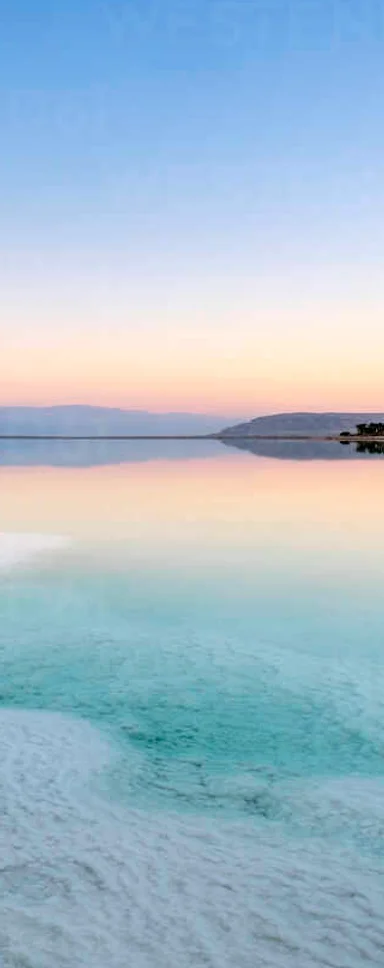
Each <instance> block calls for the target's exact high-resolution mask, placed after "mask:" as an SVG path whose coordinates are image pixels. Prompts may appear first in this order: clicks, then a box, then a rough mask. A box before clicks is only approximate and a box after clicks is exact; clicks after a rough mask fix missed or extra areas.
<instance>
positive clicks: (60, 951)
mask: <svg viewBox="0 0 384 968" xmlns="http://www.w3.org/2000/svg"><path fill="white" fill-rule="evenodd" d="M113 756H114V751H113V748H111V747H110V746H109V743H108V741H107V740H106V739H104V737H103V736H102V734H100V733H99V732H98V731H97V730H96V729H95V728H93V727H92V726H91V725H90V724H88V723H86V722H81V721H80V722H79V721H77V720H75V719H73V718H72V717H66V716H62V715H59V714H54V713H39V712H26V711H11V710H9V711H7V710H3V711H1V712H0V763H1V770H0V811H1V816H2V823H1V827H0V856H1V870H0V888H1V890H0V952H1V955H2V957H3V964H4V966H5V968H16V965H20V964H23V965H24V966H26V968H52V965H55V968H89V966H90V965H92V968H105V965H108V968H127V965H132V968H154V966H156V968H202V966H208V968H233V966H234V965H236V968H324V966H325V965H327V966H331V968H340V965H343V968H363V966H364V968H368V966H382V963H383V961H382V954H383V950H384V924H383V919H382V911H383V907H384V883H383V878H382V864H381V862H380V860H379V859H378V858H376V857H375V856H374V855H372V856H364V854H362V855H360V854H359V853H358V852H356V851H355V850H353V849H351V850H341V849H339V848H338V847H337V844H336V845H335V843H334V842H333V843H331V841H329V842H328V840H327V838H323V837H315V836H314V837H310V836H307V837H305V836H304V837H294V836H291V837H287V835H286V831H285V832H282V831H281V830H280V829H279V827H278V826H276V828H275V829H274V830H272V832H269V833H268V832H266V829H265V828H263V829H262V828H257V827H256V826H255V825H254V823H253V822H252V820H249V821H242V820H238V821H233V822H228V821H218V820H213V819H209V818H207V817H206V818H203V817H196V818H192V817H190V816H189V817H182V816H177V815H176V814H171V813H167V812H166V811H163V812H160V813H159V812H158V813H156V814H152V813H150V812H144V811H139V810H133V809H128V808H125V807H123V806H122V805H119V803H118V802H113V800H108V799H107V798H105V797H104V796H102V795H99V793H98V792H97V782H95V781H97V777H98V776H99V775H100V774H101V773H102V772H103V771H105V770H106V768H107V767H108V765H109V764H111V762H112V764H113ZM372 793H373V789H372V785H371V784H370V785H369V786H368V788H367V794H366V798H365V800H364V794H363V791H362V792H361V795H360V796H359V802H358V803H357V804H356V803H355V804H354V806H355V808H356V809H359V810H362V811H363V812H364V814H365V815H366V817H367V822H369V816H370V802H371V797H372ZM350 795H351V790H350V789H349V788H348V785H347V788H346V791H345V797H344V799H345V802H347V800H348V799H349V797H350ZM321 796H322V792H321V786H320V785H318V787H317V791H316V797H317V799H319V798H321ZM327 797H329V791H328V794H327ZM342 798H343V793H342V788H341V787H340V789H339V791H338V808H339V807H340V803H341V800H342ZM376 810H377V802H376V801H375V805H374V811H376Z"/></svg>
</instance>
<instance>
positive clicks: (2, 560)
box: [0, 531, 69, 570]
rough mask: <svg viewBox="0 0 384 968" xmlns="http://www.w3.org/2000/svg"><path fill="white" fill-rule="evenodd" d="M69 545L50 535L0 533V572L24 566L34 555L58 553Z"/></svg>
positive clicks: (62, 539) (66, 541)
mask: <svg viewBox="0 0 384 968" xmlns="http://www.w3.org/2000/svg"><path fill="white" fill-rule="evenodd" d="M68 544H69V539H68V538H65V537H63V536H60V535H52V534H21V533H20V534H17V533H15V534H11V533H10V532H6V531H0V570H3V569H8V568H14V567H15V566H17V565H21V564H24V562H27V561H28V560H29V559H30V558H34V557H35V555H40V554H42V553H44V552H49V551H58V550H60V549H62V548H65V547H66V546H67V545H68Z"/></svg>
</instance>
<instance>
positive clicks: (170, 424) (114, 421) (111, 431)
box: [0, 406, 228, 437]
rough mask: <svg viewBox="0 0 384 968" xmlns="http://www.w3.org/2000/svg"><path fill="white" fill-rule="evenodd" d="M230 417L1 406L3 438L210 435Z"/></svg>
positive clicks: (88, 407)
mask: <svg viewBox="0 0 384 968" xmlns="http://www.w3.org/2000/svg"><path fill="white" fill-rule="evenodd" d="M227 420H228V418H225V417H223V416H215V415H209V414H199V413H150V412H147V411H145V410H118V409H115V408H109V407H92V406H58V407H0V435H7V436H13V435H15V436H18V435H24V434H25V435H29V436H34V435H36V436H44V435H53V436H58V437H60V436H74V437H82V436H84V437H86V436H98V437H107V436H115V435H116V436H120V435H121V436H124V435H130V434H132V435H136V436H140V435H143V436H146V435H147V434H154V435H159V436H161V435H162V434H165V435H166V434H170V435H172V434H175V435H177V434H186V435H188V434H192V435H193V434H211V433H216V432H218V431H219V430H220V428H221V427H222V426H223V424H224V423H225V422H227Z"/></svg>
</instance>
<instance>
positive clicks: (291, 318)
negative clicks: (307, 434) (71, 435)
mask: <svg viewBox="0 0 384 968" xmlns="http://www.w3.org/2000/svg"><path fill="white" fill-rule="evenodd" d="M383 105H384V0H34V2H33V3H32V2H31V0H13V2H12V4H6V3H5V2H3V3H2V4H1V3H0V124H1V142H2V146H1V153H0V184H1V195H2V200H1V226H0V313H1V317H0V335H1V345H0V404H16V403H20V404H31V405H32V404H50V403H75V402H78V403H94V404H103V405H113V406H115V405H117V406H123V407H127V408H131V407H132V408H143V409H154V410H194V411H205V412H217V413H225V414H227V415H233V416H235V415H239V416H240V415H241V416H255V415H256V414H258V413H266V412H271V411H277V410H297V409H300V410H301V409H320V410H327V409H335V410H380V411H382V410H383V408H384V380H383V362H384V273H383V256H384V200H383V199H384V195H383V186H384V125H383Z"/></svg>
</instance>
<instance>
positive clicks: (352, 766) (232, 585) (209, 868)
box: [0, 441, 384, 968]
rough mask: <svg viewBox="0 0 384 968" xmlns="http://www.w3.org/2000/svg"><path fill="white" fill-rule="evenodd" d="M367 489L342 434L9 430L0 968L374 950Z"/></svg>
mask: <svg viewBox="0 0 384 968" xmlns="http://www.w3.org/2000/svg"><path fill="white" fill-rule="evenodd" d="M255 446H256V445H255ZM256 449H257V448H256ZM355 457H356V459H354V458H355ZM383 495H384V460H383V459H382V458H380V456H378V457H372V458H367V459H365V458H364V455H355V454H354V453H353V451H352V449H351V448H342V447H340V446H339V445H324V447H323V449H322V448H321V447H318V448H317V450H316V448H315V451H314V449H313V446H311V447H309V449H308V448H306V446H305V445H304V444H297V445H294V446H293V448H292V445H290V446H289V447H288V445H287V449H286V450H285V451H284V445H279V447H277V446H276V448H275V450H274V449H273V445H269V451H268V453H267V454H265V453H263V454H261V453H257V452H256V453H251V452H248V451H246V450H244V451H243V450H240V449H235V448H231V447H225V446H223V445H221V444H219V443H215V442H209V441H207V442H190V443H176V442H169V443H165V442H164V443H162V444H155V443H153V444H148V443H145V442H142V443H131V444H129V443H126V444H121V443H120V444H116V443H110V444H108V443H106V442H89V443H81V444H80V443H59V442H52V443H50V444H49V445H48V444H39V443H38V442H31V443H28V444H27V443H25V444H23V445H22V444H20V443H15V442H14V443H11V442H10V443H5V442H2V443H1V452H0V531H1V533H0V669H1V681H0V703H1V705H0V964H1V966H2V968H16V966H17V968H203V966H206V968H259V966H260V968H314V966H322V968H323V966H332V968H363V966H364V968H369V966H380V968H383V965H384V919H383V911H384V878H383V874H384V634H383V633H384V621H383V587H384V513H383Z"/></svg>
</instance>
